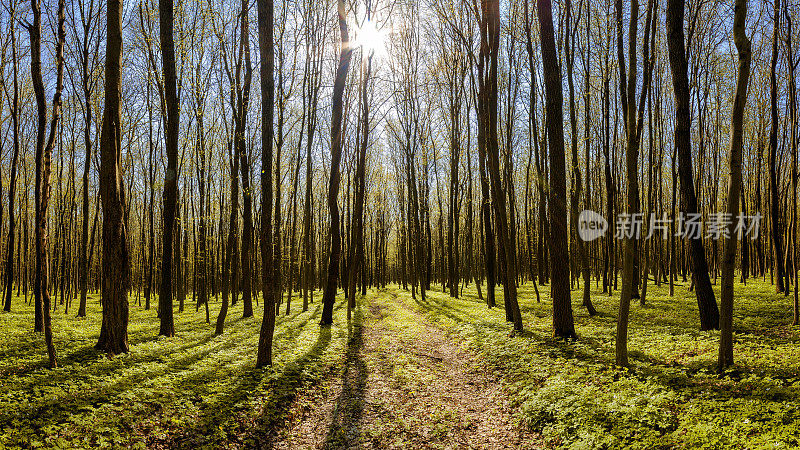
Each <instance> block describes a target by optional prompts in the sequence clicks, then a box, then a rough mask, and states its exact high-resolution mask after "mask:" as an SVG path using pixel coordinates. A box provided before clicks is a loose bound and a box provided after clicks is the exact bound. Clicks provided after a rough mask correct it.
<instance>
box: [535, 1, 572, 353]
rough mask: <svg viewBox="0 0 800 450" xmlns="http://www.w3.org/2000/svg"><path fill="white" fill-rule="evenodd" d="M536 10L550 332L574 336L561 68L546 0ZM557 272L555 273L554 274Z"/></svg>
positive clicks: (539, 2) (538, 4)
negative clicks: (546, 159) (545, 155)
mask: <svg viewBox="0 0 800 450" xmlns="http://www.w3.org/2000/svg"><path fill="white" fill-rule="evenodd" d="M537 6H538V8H537V13H538V16H539V30H540V35H541V40H542V61H543V63H544V64H543V66H544V80H545V96H546V107H545V110H546V114H547V139H548V142H549V146H550V267H551V269H552V270H553V272H554V273H553V277H552V284H551V297H552V299H553V334H554V335H555V336H557V337H563V338H574V337H576V334H575V324H574V321H573V317H572V299H571V298H570V292H569V265H568V264H565V263H564V262H565V261H569V249H568V247H567V198H566V197H567V173H566V162H565V156H564V124H563V120H562V118H563V113H562V109H563V103H564V98H563V93H562V92H561V67H560V65H559V64H558V54H557V53H556V43H555V36H554V33H553V10H552V5H551V3H550V0H538V2H537ZM556 271H558V273H555V272H556Z"/></svg>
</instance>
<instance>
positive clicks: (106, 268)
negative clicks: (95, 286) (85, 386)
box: [95, 0, 130, 355]
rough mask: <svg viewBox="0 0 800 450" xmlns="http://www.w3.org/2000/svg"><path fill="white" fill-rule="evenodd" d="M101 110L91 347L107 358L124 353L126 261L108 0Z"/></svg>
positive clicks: (116, 35) (117, 35) (116, 30)
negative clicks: (98, 258)
mask: <svg viewBox="0 0 800 450" xmlns="http://www.w3.org/2000/svg"><path fill="white" fill-rule="evenodd" d="M107 14H108V16H107V19H106V24H107V27H108V30H107V37H106V72H105V83H106V85H105V107H104V109H103V126H102V129H101V132H100V197H101V199H102V202H103V274H102V294H101V295H102V300H103V301H102V303H103V324H102V327H101V328H100V338H99V339H98V341H97V345H95V348H96V349H98V350H102V351H104V352H106V353H107V354H109V355H116V354H119V353H127V351H128V289H130V258H129V253H128V238H127V230H126V225H125V221H124V211H125V193H124V190H123V184H122V168H121V167H120V153H121V152H120V145H121V142H120V141H121V135H122V130H121V123H120V120H121V117H120V81H121V77H120V68H121V65H122V1H121V0H108V10H107Z"/></svg>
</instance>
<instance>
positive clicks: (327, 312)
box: [320, 0, 352, 325]
mask: <svg viewBox="0 0 800 450" xmlns="http://www.w3.org/2000/svg"><path fill="white" fill-rule="evenodd" d="M337 11H338V17H339V32H340V34H341V39H342V42H341V50H340V52H339V66H338V67H337V69H336V79H335V80H334V84H333V105H332V116H331V174H330V182H329V184H328V211H329V213H330V219H331V223H330V251H329V255H328V274H327V282H326V283H325V291H324V293H323V295H322V318H321V320H320V323H321V324H322V325H330V324H332V323H333V304H334V301H335V300H336V291H337V283H338V280H339V258H340V256H341V246H342V243H341V230H340V229H339V227H340V224H339V204H338V202H337V198H338V196H339V165H340V163H341V159H342V115H343V109H344V98H343V97H344V85H345V82H346V79H347V72H348V70H349V68H350V58H351V56H352V50H351V48H350V39H349V37H348V34H347V17H346V12H345V5H344V0H338V7H337Z"/></svg>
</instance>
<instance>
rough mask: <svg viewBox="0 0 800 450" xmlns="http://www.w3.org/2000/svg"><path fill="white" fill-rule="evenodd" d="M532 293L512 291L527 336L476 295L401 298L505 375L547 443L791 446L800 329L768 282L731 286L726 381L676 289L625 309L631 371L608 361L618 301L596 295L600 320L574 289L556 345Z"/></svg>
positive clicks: (693, 312) (690, 303) (714, 347)
mask: <svg viewBox="0 0 800 450" xmlns="http://www.w3.org/2000/svg"><path fill="white" fill-rule="evenodd" d="M592 286H593V287H594V283H593V284H592ZM540 292H541V294H542V302H541V303H537V302H536V300H535V299H536V297H535V294H534V291H533V286H532V285H531V284H526V285H523V286H521V288H520V291H519V294H520V303H521V304H520V307H521V310H522V314H523V319H524V322H525V332H524V333H523V335H522V336H516V337H511V336H509V332H510V331H511V326H510V324H506V323H505V315H504V312H503V310H502V309H500V308H495V309H492V310H489V309H487V308H486V306H485V304H484V303H483V302H482V301H480V300H478V299H477V296H476V292H475V291H473V290H465V292H464V294H465V295H464V296H463V297H462V298H460V299H452V298H450V297H449V296H448V295H446V294H444V293H441V292H434V291H431V292H429V293H428V296H427V299H426V301H422V300H421V299H420V298H419V296H418V297H417V299H416V300H414V299H412V298H411V296H410V294H408V293H405V292H404V293H403V294H402V295H401V296H400V299H401V300H402V301H405V302H406V303H407V304H409V305H412V306H413V307H415V308H417V310H419V311H420V312H422V313H424V314H425V315H426V317H427V318H428V319H429V320H430V321H432V322H434V323H436V324H438V325H439V326H442V327H444V328H445V329H447V330H450V331H452V332H454V333H455V334H456V336H458V337H460V338H463V339H464V340H466V341H467V342H468V343H469V345H470V346H471V347H472V348H473V350H474V351H476V352H478V353H479V354H481V355H482V356H483V357H484V359H485V361H486V364H487V365H489V366H490V367H492V368H494V369H496V370H498V371H500V372H501V373H503V374H504V377H505V381H506V383H507V384H508V386H509V390H510V392H509V393H510V395H512V397H513V399H514V401H515V404H516V405H517V406H518V408H517V415H518V418H519V420H520V421H521V422H522V423H523V424H524V425H526V426H529V427H531V428H533V429H534V430H535V431H537V432H539V433H541V434H542V436H543V437H544V439H545V441H546V442H547V443H548V444H549V445H551V446H553V447H565V448H618V447H630V448H696V447H704V448H725V447H731V448H797V447H798V446H800V333H799V332H798V329H797V328H794V329H793V328H792V327H791V326H790V325H789V324H790V323H791V303H790V300H789V299H788V298H784V297H783V296H779V295H776V294H775V293H774V288H773V287H772V286H771V285H769V284H767V283H764V282H760V281H756V282H750V283H748V285H747V286H742V285H738V284H737V285H736V299H735V311H734V334H735V348H734V353H735V355H734V356H735V360H736V363H737V366H736V367H735V368H734V369H733V370H731V371H729V372H727V373H726V374H724V375H723V376H718V375H717V374H716V373H715V372H714V368H715V363H716V358H717V351H718V343H719V332H713V331H712V332H701V331H699V318H698V313H697V303H696V299H695V297H694V295H693V293H689V292H687V291H686V288H685V287H676V291H675V297H670V296H669V295H668V289H667V286H662V287H655V286H649V290H648V298H647V305H646V306H644V307H641V306H639V304H638V301H637V302H636V303H635V304H634V305H632V308H631V323H630V336H629V339H630V340H629V350H630V354H631V364H632V366H631V368H630V369H618V368H615V367H614V366H613V361H614V336H615V327H616V310H617V305H618V296H616V295H614V296H613V297H609V296H607V295H605V294H602V293H600V292H593V293H592V300H593V302H594V304H595V306H596V307H597V309H598V310H599V315H598V316H595V317H589V316H588V314H587V313H586V311H585V308H582V307H580V306H578V305H580V297H581V292H580V291H577V290H575V291H573V305H574V306H573V310H574V313H575V322H576V330H577V333H578V335H579V338H578V340H576V341H574V342H564V341H559V340H556V339H554V338H552V331H551V330H552V322H551V303H550V301H549V287H544V288H542V287H540ZM484 293H485V291H484ZM497 293H498V296H499V297H500V296H502V289H498V291H497ZM717 294H719V292H717ZM498 304H500V305H502V300H501V299H499V300H498Z"/></svg>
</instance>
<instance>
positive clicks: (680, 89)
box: [666, 0, 719, 330]
mask: <svg viewBox="0 0 800 450" xmlns="http://www.w3.org/2000/svg"><path fill="white" fill-rule="evenodd" d="M684 8H685V4H684V2H683V1H681V0H668V1H667V17H666V25H667V42H668V47H669V62H670V69H671V71H672V84H673V93H674V94H675V146H676V147H677V153H678V176H679V178H680V182H681V205H682V208H683V211H684V213H685V214H686V215H691V214H697V213H698V209H697V196H696V194H695V188H694V180H693V176H692V142H691V132H690V127H691V117H690V113H689V98H690V97H689V96H690V94H689V79H688V75H687V67H688V64H687V61H686V51H685V46H684V32H683V17H684ZM689 247H690V250H691V263H692V277H693V278H694V281H695V292H696V293H697V305H698V307H699V310H700V329H701V330H712V329H717V328H719V310H718V309H717V302H716V300H715V299H714V291H713V290H712V288H711V280H710V279H709V276H708V265H707V263H706V255H705V251H704V250H703V242H702V240H701V239H700V238H699V237H693V238H690V239H689Z"/></svg>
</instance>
